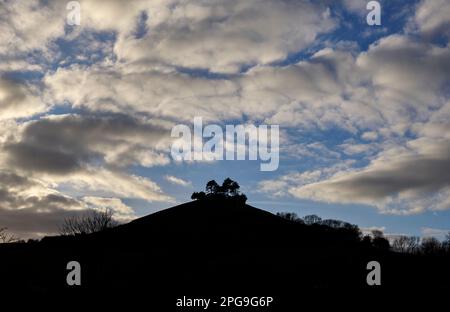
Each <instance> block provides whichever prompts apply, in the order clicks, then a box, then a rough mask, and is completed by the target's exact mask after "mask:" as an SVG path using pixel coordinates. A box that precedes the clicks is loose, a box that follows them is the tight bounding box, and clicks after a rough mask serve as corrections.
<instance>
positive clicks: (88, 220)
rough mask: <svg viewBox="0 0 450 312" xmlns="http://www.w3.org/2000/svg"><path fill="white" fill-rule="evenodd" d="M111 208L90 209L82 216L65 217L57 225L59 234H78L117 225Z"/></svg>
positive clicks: (99, 230) (98, 230)
mask: <svg viewBox="0 0 450 312" xmlns="http://www.w3.org/2000/svg"><path fill="white" fill-rule="evenodd" d="M113 215H114V212H113V211H112V210H111V209H106V210H104V211H97V210H90V211H89V212H87V213H85V214H84V215H82V216H74V217H69V218H66V219H65V220H64V222H63V224H62V225H61V226H60V227H59V233H60V234H61V235H80V234H91V233H95V232H101V231H104V230H106V229H108V228H112V227H115V226H117V225H118V222H117V221H116V220H114V218H113Z"/></svg>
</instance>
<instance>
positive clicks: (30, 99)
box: [0, 76, 48, 120]
mask: <svg viewBox="0 0 450 312" xmlns="http://www.w3.org/2000/svg"><path fill="white" fill-rule="evenodd" d="M47 108H48V106H47V105H46V104H44V102H42V100H41V99H40V96H39V91H38V89H37V88H36V87H35V86H33V85H31V84H28V83H26V82H20V81H15V80H12V79H7V78H4V77H1V76H0V120H5V119H14V118H23V117H29V116H33V115H35V114H38V113H42V112H44V111H46V109H47Z"/></svg>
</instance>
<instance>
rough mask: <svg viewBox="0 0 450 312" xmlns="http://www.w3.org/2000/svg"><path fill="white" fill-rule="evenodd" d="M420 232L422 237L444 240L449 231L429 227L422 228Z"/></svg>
mask: <svg viewBox="0 0 450 312" xmlns="http://www.w3.org/2000/svg"><path fill="white" fill-rule="evenodd" d="M420 231H421V232H422V236H423V237H436V238H438V239H440V240H443V239H445V238H446V236H447V235H448V234H449V233H450V229H447V230H443V229H435V228H430V227H422V228H421V229H420Z"/></svg>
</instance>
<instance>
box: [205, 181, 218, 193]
mask: <svg viewBox="0 0 450 312" xmlns="http://www.w3.org/2000/svg"><path fill="white" fill-rule="evenodd" d="M219 191H220V186H219V184H217V182H216V181H215V180H211V181H209V182H208V183H206V193H208V194H217V193H218V192H219Z"/></svg>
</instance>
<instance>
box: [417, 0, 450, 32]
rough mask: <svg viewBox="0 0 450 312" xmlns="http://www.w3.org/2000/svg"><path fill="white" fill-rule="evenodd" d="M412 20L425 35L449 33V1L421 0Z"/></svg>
mask: <svg viewBox="0 0 450 312" xmlns="http://www.w3.org/2000/svg"><path fill="white" fill-rule="evenodd" d="M413 21H414V22H415V24H416V27H417V28H418V30H419V31H420V32H422V33H423V34H425V35H436V34H441V35H442V34H447V35H449V34H450V33H449V32H448V29H449V26H450V3H449V2H448V1H446V0H423V1H421V2H420V3H419V5H418V7H417V9H416V13H415V16H414V19H413Z"/></svg>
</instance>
